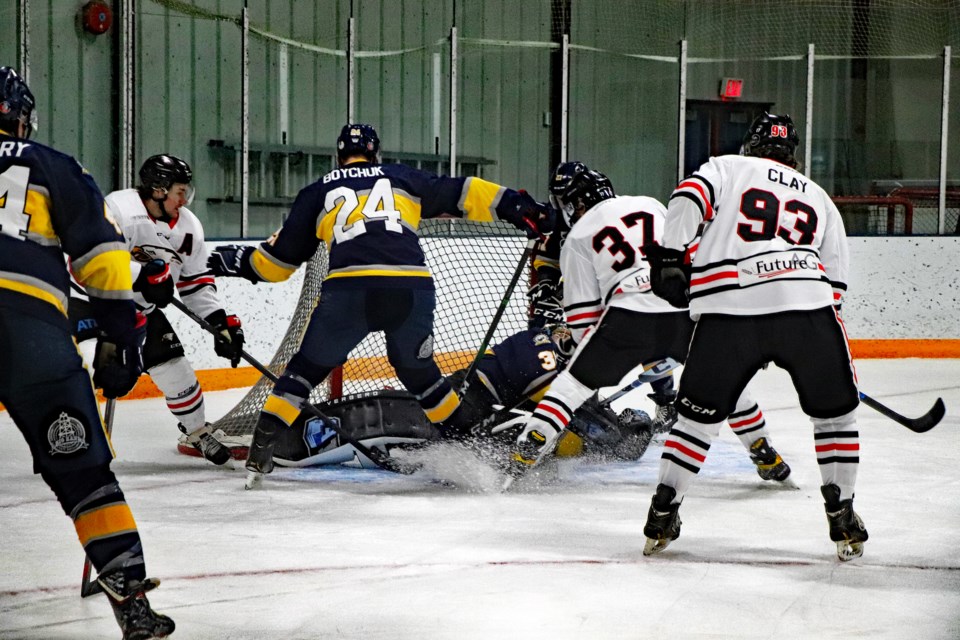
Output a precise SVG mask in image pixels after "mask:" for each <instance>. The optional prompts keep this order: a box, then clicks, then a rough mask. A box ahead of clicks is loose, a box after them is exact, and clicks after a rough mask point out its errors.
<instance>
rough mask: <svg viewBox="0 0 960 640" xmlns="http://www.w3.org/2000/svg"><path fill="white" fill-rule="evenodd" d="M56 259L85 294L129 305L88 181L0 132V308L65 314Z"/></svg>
mask: <svg viewBox="0 0 960 640" xmlns="http://www.w3.org/2000/svg"><path fill="white" fill-rule="evenodd" d="M64 253H66V255H67V256H68V257H69V258H70V263H71V269H72V271H73V274H74V276H75V277H76V279H77V281H78V282H79V283H80V284H81V285H83V286H84V287H85V289H86V291H87V294H88V295H90V296H91V297H93V298H101V299H109V300H132V296H133V294H132V292H131V290H130V287H131V277H130V253H129V252H128V251H127V248H126V245H125V244H124V240H123V234H122V233H121V232H120V229H119V228H118V227H117V225H116V222H115V221H114V220H113V219H112V217H111V216H110V212H109V210H108V208H107V207H106V205H105V204H104V200H103V195H102V194H101V193H100V190H99V189H98V188H97V185H96V183H95V182H94V181H93V178H92V177H91V176H90V174H88V173H87V172H86V171H85V170H84V169H83V167H81V166H80V164H79V163H77V161H76V160H74V159H73V158H71V157H70V156H68V155H66V154H64V153H61V152H59V151H56V150H54V149H52V148H50V147H47V146H45V145H42V144H39V143H36V142H30V141H27V140H23V139H20V138H15V137H13V136H10V135H8V134H7V133H6V132H4V131H0V304H4V305H10V306H21V307H22V306H23V305H24V302H25V301H28V300H29V302H26V304H35V302H36V301H42V302H43V303H46V304H49V305H51V308H56V309H57V310H59V311H60V313H62V314H64V315H66V313H67V301H68V298H69V290H70V278H69V275H68V272H67V269H66V268H65V264H64ZM34 308H36V307H34ZM40 308H43V307H40Z"/></svg>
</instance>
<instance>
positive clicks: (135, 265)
mask: <svg viewBox="0 0 960 640" xmlns="http://www.w3.org/2000/svg"><path fill="white" fill-rule="evenodd" d="M106 200H107V204H108V205H110V208H111V211H112V213H113V216H114V218H116V220H117V224H119V225H120V229H121V230H122V231H123V236H124V238H126V239H127V247H128V248H129V249H130V253H131V254H132V258H133V259H132V260H131V261H130V269H131V270H132V272H133V274H132V275H133V279H134V281H136V279H137V276H139V275H140V269H141V267H142V265H143V264H144V263H146V262H149V261H150V260H154V259H156V258H160V259H161V260H163V261H164V262H166V263H167V264H169V265H170V275H171V277H172V278H173V281H174V283H175V284H176V286H177V293H179V294H180V299H181V300H183V303H184V304H185V305H187V306H188V307H189V308H190V310H191V311H193V312H194V313H196V314H197V315H198V316H200V317H201V318H206V317H207V316H208V315H210V314H211V313H213V312H214V311H216V310H217V309H222V308H223V307H222V305H221V304H220V300H219V298H218V297H217V288H216V282H215V280H214V277H213V275H212V274H211V273H210V270H209V269H207V245H206V243H205V242H204V237H203V227H202V226H201V224H200V220H199V219H198V218H197V216H196V215H194V213H193V212H192V211H190V210H189V209H187V208H186V207H180V217H178V218H177V219H176V220H173V221H171V222H162V221H160V220H155V219H154V218H153V217H152V216H151V215H150V214H149V213H147V207H146V206H145V205H144V204H143V201H142V200H141V199H140V194H139V193H138V192H137V190H136V189H123V190H121V191H114V192H113V193H111V194H110V195H108V196H107V198H106ZM134 300H135V301H136V303H137V305H138V306H139V307H140V308H141V309H143V310H144V313H150V312H151V311H153V309H154V305H152V304H150V303H148V302H147V301H146V300H144V299H143V296H141V295H140V294H139V293H134Z"/></svg>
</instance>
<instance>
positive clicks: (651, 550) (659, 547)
mask: <svg viewBox="0 0 960 640" xmlns="http://www.w3.org/2000/svg"><path fill="white" fill-rule="evenodd" d="M671 542H673V540H668V539H665V538H647V542H646V544H644V545H643V555H645V556H652V555H653V554H655V553H660V552H661V551H663V550H664V549H666V548H667V547H669V546H670V543H671Z"/></svg>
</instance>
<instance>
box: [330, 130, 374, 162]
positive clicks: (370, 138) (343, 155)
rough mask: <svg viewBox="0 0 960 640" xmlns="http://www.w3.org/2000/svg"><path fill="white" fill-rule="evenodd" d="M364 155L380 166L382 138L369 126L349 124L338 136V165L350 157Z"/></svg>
mask: <svg viewBox="0 0 960 640" xmlns="http://www.w3.org/2000/svg"><path fill="white" fill-rule="evenodd" d="M356 155H362V156H364V157H366V158H367V160H369V161H370V162H372V163H374V164H380V138H379V136H377V130H376V129H374V128H373V126H372V125H369V124H347V125H344V126H343V129H341V130H340V135H339V136H337V163H338V164H340V165H342V164H343V161H344V160H346V159H347V158H349V157H350V156H356Z"/></svg>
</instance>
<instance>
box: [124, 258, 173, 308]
mask: <svg viewBox="0 0 960 640" xmlns="http://www.w3.org/2000/svg"><path fill="white" fill-rule="evenodd" d="M173 289H174V286H173V277H172V276H171V275H170V265H168V264H167V263H166V262H164V261H163V260H161V259H159V258H157V259H156V260H151V261H150V262H148V263H146V264H144V265H143V266H141V268H140V275H139V276H137V279H136V280H134V282H133V290H134V291H136V292H138V293H139V294H140V295H142V296H143V299H144V300H146V301H147V302H149V303H150V304H155V305H157V306H158V307H160V308H163V307H165V306H167V305H168V304H170V301H171V300H173Z"/></svg>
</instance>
